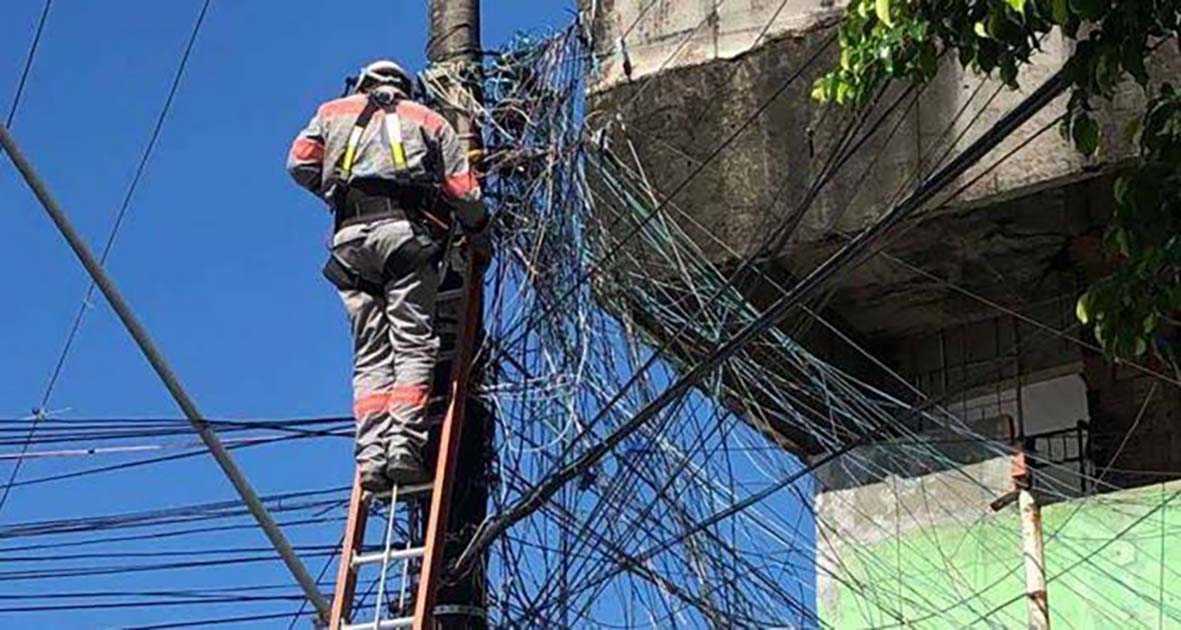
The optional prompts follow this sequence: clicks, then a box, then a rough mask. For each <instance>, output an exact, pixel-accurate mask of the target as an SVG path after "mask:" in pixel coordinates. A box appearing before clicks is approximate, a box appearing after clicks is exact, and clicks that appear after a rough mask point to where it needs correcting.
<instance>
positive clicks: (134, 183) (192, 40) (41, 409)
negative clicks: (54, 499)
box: [0, 0, 213, 512]
mask: <svg viewBox="0 0 1181 630" xmlns="http://www.w3.org/2000/svg"><path fill="white" fill-rule="evenodd" d="M212 1H213V0H205V1H204V2H203V3H202V5H201V11H200V13H198V14H197V19H196V21H195V22H194V24H193V28H192V31H191V32H190V33H189V38H188V43H187V44H186V45H185V49H184V53H183V54H182V55H181V58H180V63H179V64H178V65H177V69H176V73H175V74H174V75H173V77H172V83H171V85H170V86H169V88H168V96H167V97H166V98H165V99H164V105H163V107H161V108H160V114H159V116H158V117H157V118H156V124H155V126H154V127H153V128H152V133H151V136H150V137H149V139H148V144H147V146H146V147H144V152H143V155H142V156H140V160H139V164H138V165H137V166H136V169H135V174H134V175H133V176H132V178H131V183H130V184H129V185H128V187H127V192H126V194H124V196H123V202H122V203H121V204H120V206H119V211H118V213H116V215H115V222H114V224H113V225H112V226H111V231H110V233H109V234H108V235H107V240H106V243H105V244H104V245H103V250H102V254H101V255H100V257H99V263H100V264H103V265H105V264H106V261H107V257H108V256H109V255H110V253H111V250H112V249H113V248H114V245H115V238H116V236H118V234H119V228H120V227H121V226H122V225H123V219H124V218H126V216H127V210H128V208H130V206H131V199H132V198H133V197H134V195H135V191H136V188H138V186H139V182H140V180H141V178H142V177H143V174H144V171H145V169H146V168H147V165H148V160H149V159H150V158H151V156H152V150H153V149H154V148H155V146H156V141H157V140H159V138H160V132H161V131H162V130H163V128H164V121H165V120H167V118H168V112H169V111H170V110H171V109H172V103H173V100H174V99H175V97H176V93H177V91H178V90H179V88H180V81H181V78H182V77H183V76H184V72H185V68H186V67H187V66H188V63H189V57H190V56H191V55H192V52H193V47H194V45H195V44H196V43H197V35H198V34H199V33H200V32H201V26H202V25H203V24H204V23H205V15H206V14H207V13H208V11H209V6H210V4H211V3H212ZM48 11H49V7H48V2H47V3H46V8H45V12H44V13H43V15H42V24H43V23H44V14H47V13H48ZM30 63H31V56H30ZM13 113H15V107H14V109H13ZM94 289H95V284H94V283H93V282H91V283H90V284H89V285H88V286H87V288H86V293H85V295H84V296H83V298H82V303H81V305H80V306H79V307H78V312H77V313H76V314H75V315H74V322H73V324H72V325H71V326H70V331H69V333H68V334H67V336H66V342H65V345H64V346H63V347H62V350H61V353H60V354H59V355H58V358H57V362H56V363H55V364H54V367H53V372H52V373H51V374H50V377H49V383H48V384H46V386H45V392H44V393H43V394H42V396H41V403H40V405H39V406H38V408H37V410H36V412H35V415H36V416H37V417H41V416H43V415H45V413H46V411H45V410H46V407H48V405H49V399H50V397H51V396H52V395H53V389H54V387H55V386H56V385H57V381H58V378H59V377H60V376H61V372H62V368H63V367H64V366H65V362H66V357H67V356H69V353H70V348H71V347H72V346H73V344H74V340H75V339H76V338H77V336H78V331H79V329H80V328H81V326H82V319H83V318H84V317H85V315H86V310H87V308H88V305H89V304H90V300H91V298H92V297H93V296H94ZM36 429H37V427H36V424H34V425H33V426H32V427H30V428H29V435H28V440H32V439H33V434H34V433H35V432H36ZM21 450H22V452H24V451H27V450H28V445H27V444H26V445H25V446H24V447H22V449H21ZM23 462H24V460H23V459H18V460H16V464H14V465H13V467H12V473H11V474H10V475H9V477H8V483H6V484H5V485H4V492H3V494H0V512H3V511H4V506H5V504H7V503H8V496H9V494H10V493H11V492H12V488H13V487H14V485H15V482H16V478H17V475H19V474H20V470H21V466H22V464H23Z"/></svg>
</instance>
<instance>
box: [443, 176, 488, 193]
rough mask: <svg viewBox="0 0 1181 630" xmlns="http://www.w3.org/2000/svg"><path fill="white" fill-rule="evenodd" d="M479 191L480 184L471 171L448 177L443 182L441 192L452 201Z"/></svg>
mask: <svg viewBox="0 0 1181 630" xmlns="http://www.w3.org/2000/svg"><path fill="white" fill-rule="evenodd" d="M479 189H480V184H479V182H477V181H476V176H475V174H474V173H472V172H471V171H465V172H463V173H459V174H457V175H450V176H448V177H447V179H445V180H443V191H444V192H446V193H447V195H448V196H449V197H452V198H453V199H462V198H464V197H466V196H468V195H470V194H471V193H473V192H475V191H477V190H479Z"/></svg>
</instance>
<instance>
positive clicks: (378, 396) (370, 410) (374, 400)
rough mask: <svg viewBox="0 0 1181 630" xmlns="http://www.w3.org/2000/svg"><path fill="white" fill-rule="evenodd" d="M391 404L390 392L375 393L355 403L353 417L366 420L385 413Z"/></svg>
mask: <svg viewBox="0 0 1181 630" xmlns="http://www.w3.org/2000/svg"><path fill="white" fill-rule="evenodd" d="M389 404H390V392H373V393H371V394H365V395H364V396H361V397H359V398H357V399H356V400H355V401H354V402H353V417H355V418H364V417H366V416H371V415H373V414H375V413H379V412H382V411H385V409H386V407H388V406H389Z"/></svg>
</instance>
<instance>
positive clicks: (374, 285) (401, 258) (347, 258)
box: [323, 221, 443, 297]
mask: <svg viewBox="0 0 1181 630" xmlns="http://www.w3.org/2000/svg"><path fill="white" fill-rule="evenodd" d="M409 224H410V226H411V233H412V234H411V237H410V238H407V239H405V240H403V241H402V242H401V243H399V244H398V245H397V246H396V247H395V248H394V249H393V250H392V251H389V252H388V253H385V252H382V253H379V252H380V250H381V249H382V248H381V246H380V245H374V244H373V243H371V242H370V230H382V229H389V226H388V224H387V225H385V226H383V225H381V224H380V223H378V224H374V225H373V226H371V227H366V228H362V232H361V233H360V234H358V235H357V238H355V239H351V240H348V241H345V242H342V243H338V244H337V245H336V246H335V247H334V248H333V250H332V253H331V254H330V255H329V257H328V262H327V263H325V265H324V269H323V273H324V277H325V278H327V279H328V281H329V282H331V283H332V284H333V285H334V286H335V287H336V288H337V289H340V290H341V291H362V292H365V293H368V294H370V295H373V296H375V297H382V296H384V295H385V286H386V285H387V284H388V283H390V282H393V281H395V280H399V279H401V278H403V277H405V276H406V275H409V274H411V273H414V272H416V271H418V270H420V269H422V268H424V267H426V266H430V265H437V264H438V263H439V260H440V258H441V257H442V253H443V247H442V245H440V244H439V243H438V242H437V241H435V240H434V239H433V238H431V236H430V235H429V234H427V233H426V231H425V227H423V226H416V222H414V221H410V222H409ZM381 255H384V256H385V258H384V260H383V259H381V258H379V256H381Z"/></svg>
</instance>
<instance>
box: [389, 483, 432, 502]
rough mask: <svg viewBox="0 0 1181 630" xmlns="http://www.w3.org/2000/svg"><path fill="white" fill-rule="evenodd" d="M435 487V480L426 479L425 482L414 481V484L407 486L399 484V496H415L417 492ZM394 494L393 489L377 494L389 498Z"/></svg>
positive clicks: (427, 490) (420, 492) (428, 490)
mask: <svg viewBox="0 0 1181 630" xmlns="http://www.w3.org/2000/svg"><path fill="white" fill-rule="evenodd" d="M434 487H435V484H434V482H431V481H424V482H423V483H412V484H409V485H405V486H398V498H399V499H401V498H403V497H410V496H414V495H416V494H422V493H424V492H430V491H431V490H433V489H434ZM392 494H393V490H390V491H389V492H382V493H381V494H379V495H377V496H378V497H380V498H382V499H389V498H390V496H391V495H392Z"/></svg>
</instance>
